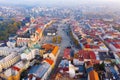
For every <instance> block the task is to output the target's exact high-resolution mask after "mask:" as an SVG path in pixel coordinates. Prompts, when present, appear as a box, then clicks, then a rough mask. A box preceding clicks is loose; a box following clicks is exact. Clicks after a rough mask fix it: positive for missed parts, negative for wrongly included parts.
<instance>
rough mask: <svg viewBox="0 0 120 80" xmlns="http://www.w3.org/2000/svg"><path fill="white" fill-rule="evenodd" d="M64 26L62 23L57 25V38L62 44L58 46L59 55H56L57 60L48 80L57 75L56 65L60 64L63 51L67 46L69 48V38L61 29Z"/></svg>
mask: <svg viewBox="0 0 120 80" xmlns="http://www.w3.org/2000/svg"><path fill="white" fill-rule="evenodd" d="M65 27H66V26H64V24H63V23H61V24H59V25H58V29H57V30H58V31H57V34H58V35H59V36H61V37H62V42H61V44H60V45H59V46H60V53H59V55H58V58H57V64H56V65H55V67H54V69H53V70H52V72H51V74H50V77H48V78H49V80H52V79H50V78H51V77H52V76H53V75H54V74H56V73H57V71H56V70H57V68H58V65H59V63H60V61H61V60H62V57H63V53H64V49H65V48H66V47H67V46H70V38H69V36H67V34H66V33H65V32H64V31H63V29H64V28H65Z"/></svg>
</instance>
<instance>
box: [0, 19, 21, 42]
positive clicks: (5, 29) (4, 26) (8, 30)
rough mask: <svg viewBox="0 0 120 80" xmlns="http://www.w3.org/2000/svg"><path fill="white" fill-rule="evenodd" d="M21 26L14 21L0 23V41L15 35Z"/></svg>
mask: <svg viewBox="0 0 120 80" xmlns="http://www.w3.org/2000/svg"><path fill="white" fill-rule="evenodd" d="M20 26H21V22H16V21H14V20H9V21H3V22H1V23H0V40H7V39H8V37H9V35H10V34H15V33H16V31H17V30H18V29H19V27H20Z"/></svg>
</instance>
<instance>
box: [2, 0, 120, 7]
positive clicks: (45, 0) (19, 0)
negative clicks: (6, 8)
mask: <svg viewBox="0 0 120 80" xmlns="http://www.w3.org/2000/svg"><path fill="white" fill-rule="evenodd" d="M95 3H101V4H102V3H114V4H116V3H117V4H118V3H119V4H120V0H0V4H6V5H7V4H9V5H13V4H15V5H36V4H38V5H69V6H70V5H80V4H95Z"/></svg>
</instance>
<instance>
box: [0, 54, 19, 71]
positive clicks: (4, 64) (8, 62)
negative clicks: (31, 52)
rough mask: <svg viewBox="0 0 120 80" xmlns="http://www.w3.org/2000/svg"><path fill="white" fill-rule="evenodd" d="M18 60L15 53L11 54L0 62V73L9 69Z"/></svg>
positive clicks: (17, 55)
mask: <svg viewBox="0 0 120 80" xmlns="http://www.w3.org/2000/svg"><path fill="white" fill-rule="evenodd" d="M19 60H20V55H19V54H18V53H17V52H12V53H11V54H9V55H8V56H6V57H5V58H3V59H2V60H0V71H2V70H3V69H7V68H9V67H10V66H12V65H13V64H15V63H16V62H17V61H19Z"/></svg>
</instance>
